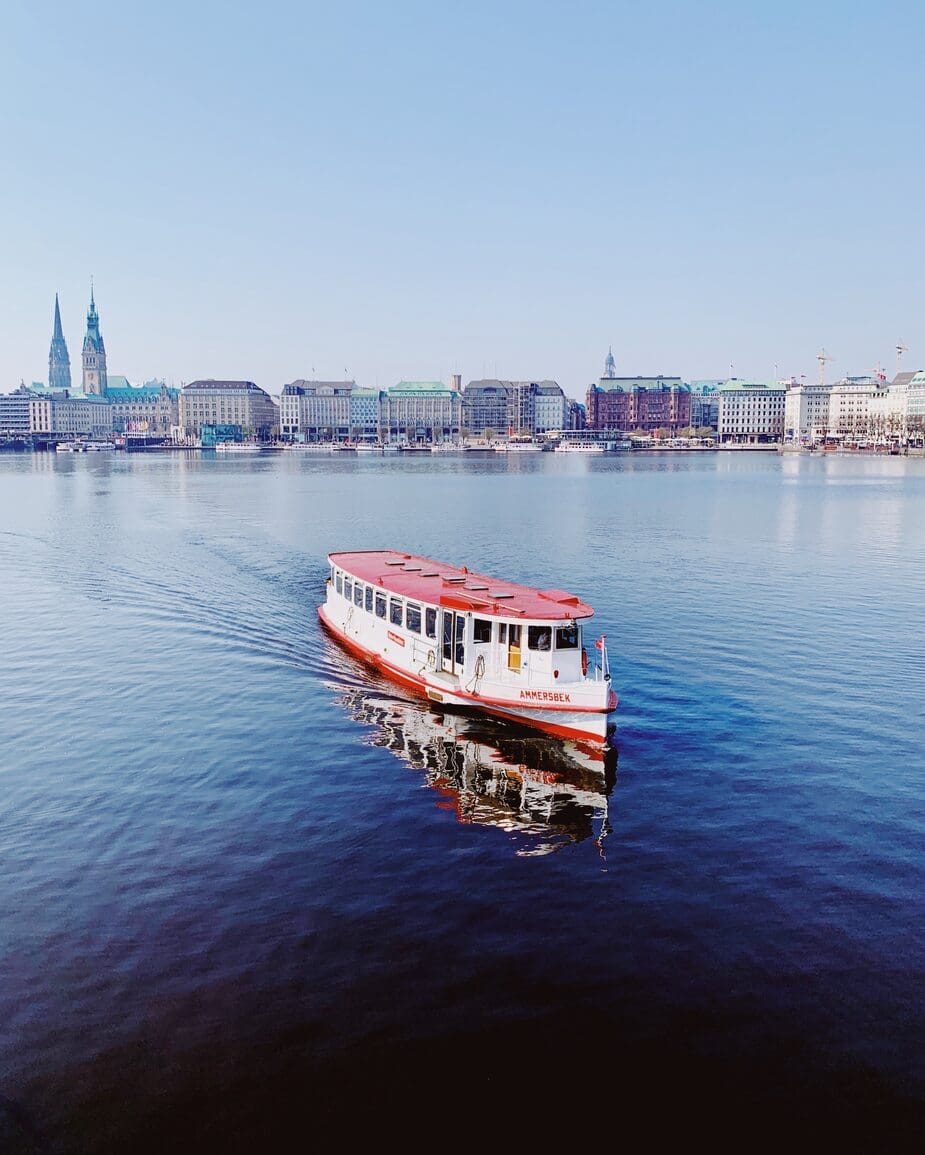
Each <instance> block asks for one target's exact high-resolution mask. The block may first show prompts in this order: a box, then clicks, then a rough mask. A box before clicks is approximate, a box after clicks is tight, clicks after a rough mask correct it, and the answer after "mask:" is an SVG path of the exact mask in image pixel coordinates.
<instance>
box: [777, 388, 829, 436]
mask: <svg viewBox="0 0 925 1155" xmlns="http://www.w3.org/2000/svg"><path fill="white" fill-rule="evenodd" d="M785 389H786V392H785V395H784V435H783V436H784V440H785V441H795V442H809V443H810V444H811V443H812V442H814V441H817V440H824V439H825V436H826V434H827V433H828V429H829V398H830V395H831V392H832V386H831V385H824V384H823V383H822V382H820V381H814V382H811V383H810V382H807V381H791V382H790V383H789V384H788V385H787V386H786V387H785Z"/></svg>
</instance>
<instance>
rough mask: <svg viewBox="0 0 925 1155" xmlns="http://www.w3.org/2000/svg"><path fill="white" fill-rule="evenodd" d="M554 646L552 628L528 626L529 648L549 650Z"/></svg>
mask: <svg viewBox="0 0 925 1155" xmlns="http://www.w3.org/2000/svg"><path fill="white" fill-rule="evenodd" d="M551 644H552V627H551V626H527V648H528V649H530V650H548V649H549V647H550V646H551Z"/></svg>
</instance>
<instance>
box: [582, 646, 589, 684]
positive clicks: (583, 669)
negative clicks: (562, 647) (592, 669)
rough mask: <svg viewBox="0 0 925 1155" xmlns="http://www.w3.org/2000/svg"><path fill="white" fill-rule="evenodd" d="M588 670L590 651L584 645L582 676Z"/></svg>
mask: <svg viewBox="0 0 925 1155" xmlns="http://www.w3.org/2000/svg"><path fill="white" fill-rule="evenodd" d="M587 672H588V651H587V650H586V649H585V648H584V646H582V648H581V674H582V677H584V676H585V674H587Z"/></svg>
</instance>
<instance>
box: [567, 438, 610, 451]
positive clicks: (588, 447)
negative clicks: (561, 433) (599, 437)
mask: <svg viewBox="0 0 925 1155" xmlns="http://www.w3.org/2000/svg"><path fill="white" fill-rule="evenodd" d="M606 448H607V446H606V445H605V444H604V442H603V441H560V442H559V444H558V445H557V446H556V448H555V452H556V453H603V452H604V451H605V449H606Z"/></svg>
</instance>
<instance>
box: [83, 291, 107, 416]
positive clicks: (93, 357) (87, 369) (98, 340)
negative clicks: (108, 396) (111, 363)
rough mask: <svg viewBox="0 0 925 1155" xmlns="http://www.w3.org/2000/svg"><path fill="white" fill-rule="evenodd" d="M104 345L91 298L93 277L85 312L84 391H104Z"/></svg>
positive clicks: (105, 381) (100, 392)
mask: <svg viewBox="0 0 925 1155" xmlns="http://www.w3.org/2000/svg"><path fill="white" fill-rule="evenodd" d="M106 385H107V379H106V346H105V345H104V344H103V334H102V333H101V332H100V318H99V314H98V313H97V311H96V301H95V300H94V299H93V279H92V278H91V279H90V311H89V312H88V313H87V335H86V337H84V349H83V388H84V393H99V394H101V395H102V394H105V392H106Z"/></svg>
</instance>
